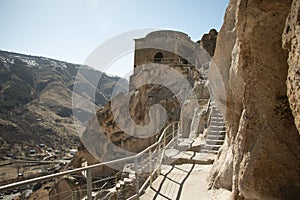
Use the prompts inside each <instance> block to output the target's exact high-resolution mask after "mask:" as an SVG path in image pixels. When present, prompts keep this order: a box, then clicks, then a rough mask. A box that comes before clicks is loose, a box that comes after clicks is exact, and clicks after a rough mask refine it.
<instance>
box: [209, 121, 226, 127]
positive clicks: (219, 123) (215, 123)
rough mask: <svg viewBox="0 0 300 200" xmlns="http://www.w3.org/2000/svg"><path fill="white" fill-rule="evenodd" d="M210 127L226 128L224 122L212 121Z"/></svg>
mask: <svg viewBox="0 0 300 200" xmlns="http://www.w3.org/2000/svg"><path fill="white" fill-rule="evenodd" d="M210 126H223V127H224V126H225V123H224V121H210Z"/></svg>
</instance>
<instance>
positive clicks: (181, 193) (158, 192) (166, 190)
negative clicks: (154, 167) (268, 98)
mask: <svg viewBox="0 0 300 200" xmlns="http://www.w3.org/2000/svg"><path fill="white" fill-rule="evenodd" d="M211 167H212V165H198V164H182V165H173V166H171V165H163V167H162V171H161V175H160V176H158V177H157V178H156V179H155V181H154V182H153V184H152V187H148V188H147V189H146V191H145V194H143V195H142V196H141V197H140V199H141V200H150V199H157V200H173V199H174V200H180V199H182V200H194V199H195V200H198V199H200V200H202V199H203V200H210V199H216V200H217V199H222V200H226V199H230V193H229V192H225V191H220V192H216V191H210V192H208V191H207V181H206V179H207V177H208V175H209V171H210V169H211Z"/></svg>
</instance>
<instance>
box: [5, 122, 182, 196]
mask: <svg viewBox="0 0 300 200" xmlns="http://www.w3.org/2000/svg"><path fill="white" fill-rule="evenodd" d="M175 124H177V126H178V128H177V131H179V124H180V123H179V122H178V121H177V122H172V123H170V124H169V125H168V126H167V127H166V128H165V129H164V130H163V132H162V134H161V135H160V137H159V139H158V141H157V142H155V143H154V144H152V145H150V146H149V147H147V148H146V149H144V150H143V151H141V152H139V153H138V154H136V155H133V156H128V157H125V158H120V159H116V160H111V161H106V162H103V163H98V164H94V165H89V166H86V167H81V168H76V169H73V170H68V171H64V172H59V173H56V174H51V175H45V176H41V177H37V178H32V179H28V180H24V181H20V182H16V183H11V184H7V185H3V186H0V192H2V191H5V190H9V189H12V188H17V187H20V186H23V185H29V184H31V183H36V182H39V181H44V180H48V179H53V178H57V177H62V176H65V175H71V174H74V173H78V172H82V171H86V172H87V174H88V175H89V176H87V191H88V192H87V193H88V194H87V196H88V200H90V199H91V198H92V196H91V170H92V169H94V168H98V167H101V166H103V165H110V164H116V163H120V162H124V161H129V160H135V164H136V165H137V163H136V161H137V158H138V157H140V156H141V155H143V154H144V153H146V152H148V151H150V150H151V149H152V148H154V147H156V146H160V145H161V143H162V144H163V146H164V147H165V146H166V145H167V144H166V137H167V136H166V134H167V130H168V129H169V128H170V127H173V132H174V126H175ZM172 135H173V139H174V133H172ZM177 135H178V134H177ZM173 139H172V140H170V142H172V141H173ZM162 152H164V149H162ZM162 157H163V154H162ZM161 161H162V159H160V161H159V162H160V163H159V166H160V165H161ZM155 170H156V171H157V170H158V169H155ZM135 172H136V173H137V170H136V171H135ZM153 174H154V173H150V176H152V175H153ZM150 176H149V177H150ZM150 179H151V178H150ZM136 180H138V177H137V174H136ZM136 184H139V183H136ZM144 185H145V183H144ZM136 193H137V194H136V195H137V196H138V197H139V195H140V188H137V191H136ZM136 195H135V196H136Z"/></svg>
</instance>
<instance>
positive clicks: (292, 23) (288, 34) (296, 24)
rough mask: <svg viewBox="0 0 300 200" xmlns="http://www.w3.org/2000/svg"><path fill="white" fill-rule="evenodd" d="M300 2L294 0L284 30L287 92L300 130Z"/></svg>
mask: <svg viewBox="0 0 300 200" xmlns="http://www.w3.org/2000/svg"><path fill="white" fill-rule="evenodd" d="M299 28H300V2H299V1H293V4H292V8H291V12H290V13H289V15H288V17H287V20H286V25H285V28H284V32H283V35H282V38H283V48H285V49H287V50H288V51H289V58H288V64H289V70H288V78H287V92H288V97H289V102H290V106H291V109H292V112H293V115H294V118H295V124H296V126H297V128H298V131H299V132H300V101H299V99H300V67H299V56H300V53H299V49H300V33H299V30H300V29H299Z"/></svg>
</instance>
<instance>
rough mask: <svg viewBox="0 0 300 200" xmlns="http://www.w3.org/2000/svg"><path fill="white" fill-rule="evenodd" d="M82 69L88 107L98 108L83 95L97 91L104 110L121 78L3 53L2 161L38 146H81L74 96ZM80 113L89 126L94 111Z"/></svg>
mask: <svg viewBox="0 0 300 200" xmlns="http://www.w3.org/2000/svg"><path fill="white" fill-rule="evenodd" d="M79 68H81V69H80V75H79V76H78V77H79V79H78V80H79V81H80V87H81V90H78V91H79V92H81V94H79V95H81V96H83V101H84V102H85V104H86V105H93V102H91V100H89V99H90V98H89V95H88V94H83V93H84V92H85V91H86V90H90V89H91V88H93V89H94V90H95V91H96V93H95V104H96V107H97V108H100V107H102V106H103V105H104V104H105V103H106V102H107V101H108V100H109V99H110V97H111V93H112V91H113V87H114V85H115V84H116V82H117V81H119V80H120V78H118V77H111V76H108V75H106V74H104V73H101V72H99V71H96V70H94V69H92V68H90V67H88V66H82V65H78V64H71V63H67V62H62V61H58V60H54V59H49V58H44V57H37V56H28V55H22V54H17V53H11V52H5V51H0V146H1V148H0V154H1V155H3V154H7V153H8V152H9V153H14V154H20V153H21V152H24V151H25V152H26V151H27V150H28V149H29V148H34V147H35V146H36V145H38V144H39V143H45V144H46V145H47V146H52V147H58V146H61V145H62V144H64V145H68V146H70V145H72V144H73V143H77V142H76V141H78V136H77V131H76V129H75V126H74V124H73V114H72V92H73V86H74V83H75V80H76V76H77V73H78V71H79ZM100 76H101V79H100V81H99V82H98V84H95V83H92V82H91V81H89V80H90V79H91V77H100ZM78 80H77V81H78ZM75 95H77V94H75ZM77 110H79V111H80V112H82V113H83V114H84V116H86V120H88V119H89V117H90V116H91V113H90V111H89V110H86V109H84V108H78V109H77ZM22 148H23V149H22Z"/></svg>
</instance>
